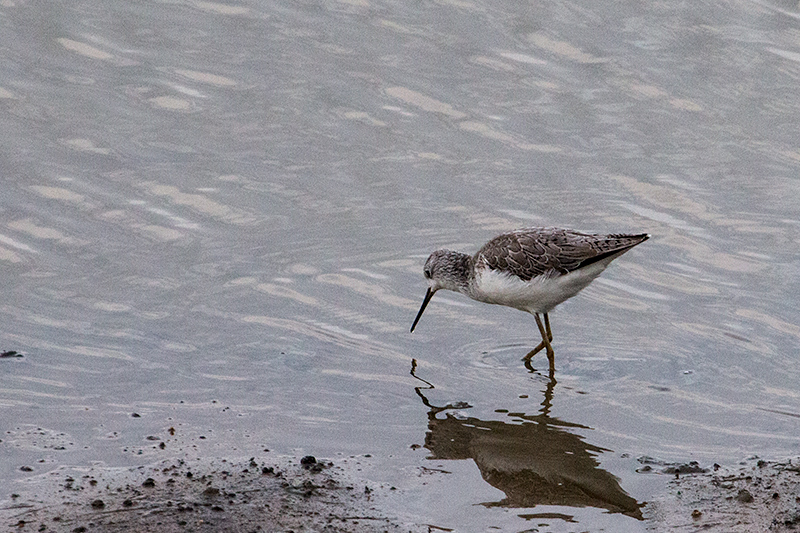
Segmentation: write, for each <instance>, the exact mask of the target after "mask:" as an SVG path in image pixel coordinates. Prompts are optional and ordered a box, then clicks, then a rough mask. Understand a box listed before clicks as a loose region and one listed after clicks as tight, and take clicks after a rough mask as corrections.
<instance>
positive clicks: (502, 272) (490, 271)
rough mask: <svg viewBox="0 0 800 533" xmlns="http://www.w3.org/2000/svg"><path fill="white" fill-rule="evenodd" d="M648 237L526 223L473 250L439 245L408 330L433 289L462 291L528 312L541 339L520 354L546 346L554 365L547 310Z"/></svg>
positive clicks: (426, 271)
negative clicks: (451, 248) (421, 297)
mask: <svg viewBox="0 0 800 533" xmlns="http://www.w3.org/2000/svg"><path fill="white" fill-rule="evenodd" d="M649 238H650V235H648V234H647V233H640V234H637V235H627V234H610V235H600V234H593V233H581V232H578V231H573V230H568V229H561V228H524V229H518V230H515V231H510V232H508V233H503V234H502V235H498V236H497V237H495V238H494V239H492V240H490V241H489V242H487V243H486V244H484V245H483V247H482V248H481V249H480V250H478V252H477V253H476V254H475V255H473V256H469V255H467V254H465V253H461V252H453V251H451V250H437V251H435V252H433V253H432V254H431V255H430V257H428V260H427V261H426V262H425V268H424V270H423V273H424V274H425V279H427V280H428V291H427V292H426V293H425V299H424V300H423V301H422V307H420V308H419V313H417V318H415V319H414V324H412V325H411V331H414V328H415V327H417V322H419V319H420V317H421V316H422V313H423V311H425V307H426V306H427V305H428V302H430V301H431V298H432V297H433V295H434V294H435V293H436V291H438V290H439V289H447V290H450V291H455V292H460V293H461V294H464V295H466V296H468V297H469V298H472V299H473V300H477V301H479V302H486V303H490V304H497V305H505V306H507V307H513V308H514V309H519V310H520V311H526V312H528V313H531V314H532V315H533V317H534V318H535V319H536V326H537V327H538V328H539V333H540V334H541V336H542V342H541V343H539V345H538V346H536V347H535V348H534V349H533V350H531V351H530V353H528V355H526V356H525V357H524V358H523V359H524V360H525V361H526V362H528V361H530V359H531V358H532V357H533V356H534V355H536V354H537V353H539V352H540V351H541V350H543V349H546V350H547V359H548V360H549V362H550V369H551V370H553V369H554V368H555V357H554V352H553V347H552V345H551V342H552V340H553V333H552V331H551V330H550V317H549V316H548V313H549V312H550V311H552V310H553V308H554V307H555V306H557V305H558V304H560V303H561V302H563V301H565V300H567V299H569V298H572V297H573V296H575V295H576V294H578V292H580V291H581V290H582V289H584V288H585V287H586V286H588V285H589V284H590V283H591V282H592V281H593V280H594V279H595V278H596V277H597V276H599V275H600V273H601V272H603V270H605V269H606V267H607V266H608V265H609V263H611V261H613V260H614V259H616V258H617V257H619V256H621V255H622V254H624V253H625V252H627V251H628V250H630V249H631V248H633V247H634V246H636V245H637V244H640V243H642V242H644V241H646V240H647V239H649ZM540 315H543V318H544V321H543V320H542V317H541V316H540Z"/></svg>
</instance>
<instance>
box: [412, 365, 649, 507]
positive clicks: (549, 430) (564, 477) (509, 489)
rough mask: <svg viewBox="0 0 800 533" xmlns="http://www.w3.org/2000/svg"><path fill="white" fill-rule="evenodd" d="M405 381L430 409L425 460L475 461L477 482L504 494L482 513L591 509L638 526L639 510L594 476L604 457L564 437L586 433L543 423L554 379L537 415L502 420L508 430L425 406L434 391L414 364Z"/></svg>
mask: <svg viewBox="0 0 800 533" xmlns="http://www.w3.org/2000/svg"><path fill="white" fill-rule="evenodd" d="M411 375H412V376H414V377H415V378H416V379H418V380H420V381H422V382H423V383H425V386H419V387H415V390H416V392H417V394H418V395H419V397H420V398H421V399H422V403H423V404H425V406H426V407H428V409H429V411H428V432H427V434H426V435H425V447H426V448H427V449H428V450H430V451H431V453H432V456H431V459H440V460H442V459H472V460H474V461H475V464H477V465H478V469H479V470H480V472H481V476H482V477H483V479H484V480H486V482H488V483H489V484H490V485H492V486H493V487H495V488H498V489H500V490H501V491H503V492H504V493H505V494H506V497H505V498H504V499H503V500H501V501H499V502H494V503H487V504H485V505H489V506H502V507H534V506H536V505H561V506H568V507H596V508H600V509H607V510H608V511H610V512H613V513H623V514H626V515H628V516H631V517H634V518H637V519H639V520H641V519H642V512H641V509H640V508H641V506H642V505H643V504H640V503H638V502H637V501H636V500H635V499H634V498H632V497H630V496H629V495H628V494H627V493H626V492H625V491H624V490H623V489H622V487H620V486H619V479H618V478H617V477H616V476H614V475H613V474H611V473H609V472H607V471H605V470H603V469H601V468H599V464H598V462H597V460H596V456H597V455H598V454H599V453H601V452H607V451H610V450H606V449H604V448H600V447H599V446H595V445H592V444H589V443H586V442H584V440H583V437H581V436H580V435H577V434H575V433H572V432H571V431H570V430H578V429H586V430H588V429H591V428H589V427H586V426H582V425H580V424H573V423H570V422H565V421H563V420H559V419H557V418H552V417H551V416H550V415H549V413H550V408H551V406H552V401H553V389H554V387H555V385H556V382H555V380H554V379H552V378H551V379H550V380H549V381H548V384H547V387H546V389H545V391H544V401H543V402H542V404H541V405H542V408H541V409H540V411H539V414H537V415H526V414H522V413H508V416H510V417H513V418H514V419H515V422H514V423H509V422H502V421H496V420H488V421H484V420H480V419H477V418H472V417H463V416H457V415H456V414H454V413H452V412H447V411H449V410H452V409H465V408H469V407H470V406H469V405H466V404H448V405H445V406H444V407H437V406H434V405H431V403H430V402H429V401H428V399H427V397H426V396H425V392H424V391H426V390H430V389H433V388H434V387H433V385H432V384H431V383H430V382H428V381H425V380H424V379H422V378H420V377H418V376H417V375H416V361H415V360H414V361H412V367H411ZM441 413H445V415H444V416H443V417H442V416H441Z"/></svg>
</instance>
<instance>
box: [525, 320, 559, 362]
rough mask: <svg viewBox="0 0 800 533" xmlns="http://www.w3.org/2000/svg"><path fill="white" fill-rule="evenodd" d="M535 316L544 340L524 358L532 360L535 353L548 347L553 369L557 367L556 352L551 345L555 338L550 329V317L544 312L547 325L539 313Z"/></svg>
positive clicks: (548, 357) (548, 355)
mask: <svg viewBox="0 0 800 533" xmlns="http://www.w3.org/2000/svg"><path fill="white" fill-rule="evenodd" d="M533 318H535V319H536V325H537V326H538V327H539V333H540V334H541V335H542V342H540V343H539V344H538V345H537V346H536V348H534V349H533V350H531V351H530V352H528V355H526V356H525V357H523V358H522V360H523V361H530V360H531V358H532V357H533V356H534V355H536V354H537V353H539V352H541V351H542V350H543V349H544V348H547V359H548V361H550V369H551V370H553V369H555V352H553V347H552V346H551V345H550V341H551V340H553V333H552V331H550V317H549V316H547V313H544V323H545V324H546V326H543V325H542V320H541V319H540V318H539V314H538V313H534V314H533Z"/></svg>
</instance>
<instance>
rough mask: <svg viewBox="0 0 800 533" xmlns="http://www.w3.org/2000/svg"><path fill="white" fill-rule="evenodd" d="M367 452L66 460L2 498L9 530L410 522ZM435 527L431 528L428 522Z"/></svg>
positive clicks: (330, 527)
mask: <svg viewBox="0 0 800 533" xmlns="http://www.w3.org/2000/svg"><path fill="white" fill-rule="evenodd" d="M358 464H359V458H356V457H353V458H348V459H341V460H338V461H337V462H336V463H333V462H331V461H317V460H316V459H315V458H314V457H311V456H307V457H303V458H301V459H297V458H286V457H266V458H251V459H242V460H230V459H213V460H209V459H197V460H194V461H190V460H184V459H171V460H165V461H162V462H159V463H156V464H153V465H149V466H144V467H134V468H107V467H92V468H86V469H76V468H66V467H64V468H58V469H56V470H54V471H51V472H49V473H46V474H42V475H40V476H36V477H34V478H31V479H30V480H29V483H30V486H31V488H30V491H28V492H27V493H25V494H14V495H12V498H11V501H10V502H5V504H4V505H2V507H0V527H2V528H3V531H18V532H29V531H37V532H40V531H42V532H43V531H48V532H70V533H82V532H103V533H106V532H108V533H110V532H123V531H125V532H128V531H159V532H166V533H171V532H188V531H191V532H221V533H226V532H237V533H239V532H251V531H252V532H257V531H265V532H267V531H269V532H271V531H326V532H356V533H358V532H368V531H386V532H401V531H402V532H407V531H415V532H416V531H423V528H422V527H421V526H415V525H413V524H411V525H409V524H402V523H401V522H400V520H399V519H398V518H397V517H391V516H387V515H386V514H385V513H383V512H381V511H380V508H381V502H382V501H383V500H384V499H385V498H386V497H387V496H388V495H389V494H391V493H392V492H393V491H394V490H395V489H393V488H392V487H389V486H385V485H381V484H375V483H372V482H369V481H364V480H361V479H358V477H357V476H355V475H354V473H355V472H356V471H357V469H358ZM424 530H425V531H427V528H425V529H424Z"/></svg>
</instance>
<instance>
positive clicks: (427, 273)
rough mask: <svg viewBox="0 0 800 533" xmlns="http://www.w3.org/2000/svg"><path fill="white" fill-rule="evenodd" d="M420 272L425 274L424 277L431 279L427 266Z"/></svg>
mask: <svg viewBox="0 0 800 533" xmlns="http://www.w3.org/2000/svg"><path fill="white" fill-rule="evenodd" d="M422 273H423V274H425V279H431V271H430V269H429V268H426V269H425V270H423V271H422Z"/></svg>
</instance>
